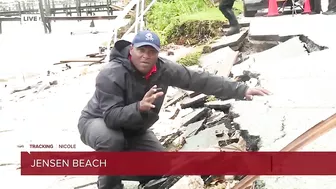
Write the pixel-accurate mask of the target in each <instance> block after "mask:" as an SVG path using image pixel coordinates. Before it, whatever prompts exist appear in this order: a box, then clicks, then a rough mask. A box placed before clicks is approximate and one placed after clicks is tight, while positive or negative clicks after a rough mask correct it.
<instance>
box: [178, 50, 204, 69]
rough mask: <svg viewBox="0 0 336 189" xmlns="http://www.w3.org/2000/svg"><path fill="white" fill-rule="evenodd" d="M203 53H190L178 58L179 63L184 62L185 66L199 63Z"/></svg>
mask: <svg viewBox="0 0 336 189" xmlns="http://www.w3.org/2000/svg"><path fill="white" fill-rule="evenodd" d="M201 55H202V53H201V52H198V51H197V52H193V53H189V54H188V55H187V56H185V57H183V58H180V59H179V60H177V62H178V63H179V64H182V65H184V66H193V65H198V64H199V63H200V62H199V59H200V58H201Z"/></svg>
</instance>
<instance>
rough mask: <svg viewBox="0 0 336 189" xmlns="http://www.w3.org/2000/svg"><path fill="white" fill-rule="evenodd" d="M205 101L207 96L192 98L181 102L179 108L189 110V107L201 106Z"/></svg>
mask: <svg viewBox="0 0 336 189" xmlns="http://www.w3.org/2000/svg"><path fill="white" fill-rule="evenodd" d="M206 99H207V95H205V94H200V95H197V96H195V97H193V98H186V99H185V100H183V101H182V102H181V104H180V105H181V108H182V109H184V108H190V107H198V106H200V105H203V104H204V103H205V101H206Z"/></svg>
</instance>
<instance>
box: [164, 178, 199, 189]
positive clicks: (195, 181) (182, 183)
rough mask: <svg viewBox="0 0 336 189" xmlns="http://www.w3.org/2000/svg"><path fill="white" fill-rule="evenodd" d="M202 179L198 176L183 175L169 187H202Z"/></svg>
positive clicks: (185, 188)
mask: <svg viewBox="0 0 336 189" xmlns="http://www.w3.org/2000/svg"><path fill="white" fill-rule="evenodd" d="M203 188H204V181H203V179H202V178H201V177H200V176H184V177H182V178H181V179H180V180H179V181H177V183H176V184H174V185H173V186H172V187H171V188H170V189H203Z"/></svg>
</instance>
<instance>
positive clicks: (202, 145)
mask: <svg viewBox="0 0 336 189" xmlns="http://www.w3.org/2000/svg"><path fill="white" fill-rule="evenodd" d="M216 130H226V131H228V129H227V128H226V127H225V125H224V124H220V125H216V126H214V127H212V128H207V129H204V130H202V131H200V132H199V133H198V134H197V135H195V136H192V137H189V138H187V139H186V144H184V146H183V147H182V148H181V149H180V151H199V150H200V149H206V148H212V147H216V146H218V140H219V139H218V137H216Z"/></svg>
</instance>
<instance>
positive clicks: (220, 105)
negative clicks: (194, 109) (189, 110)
mask: <svg viewBox="0 0 336 189" xmlns="http://www.w3.org/2000/svg"><path fill="white" fill-rule="evenodd" d="M234 101H235V100H234V99H230V100H225V101H221V100H216V101H210V102H207V103H205V104H204V105H205V107H208V108H211V109H215V110H222V111H227V110H228V109H229V108H230V107H231V104H232V103H233V102H234Z"/></svg>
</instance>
